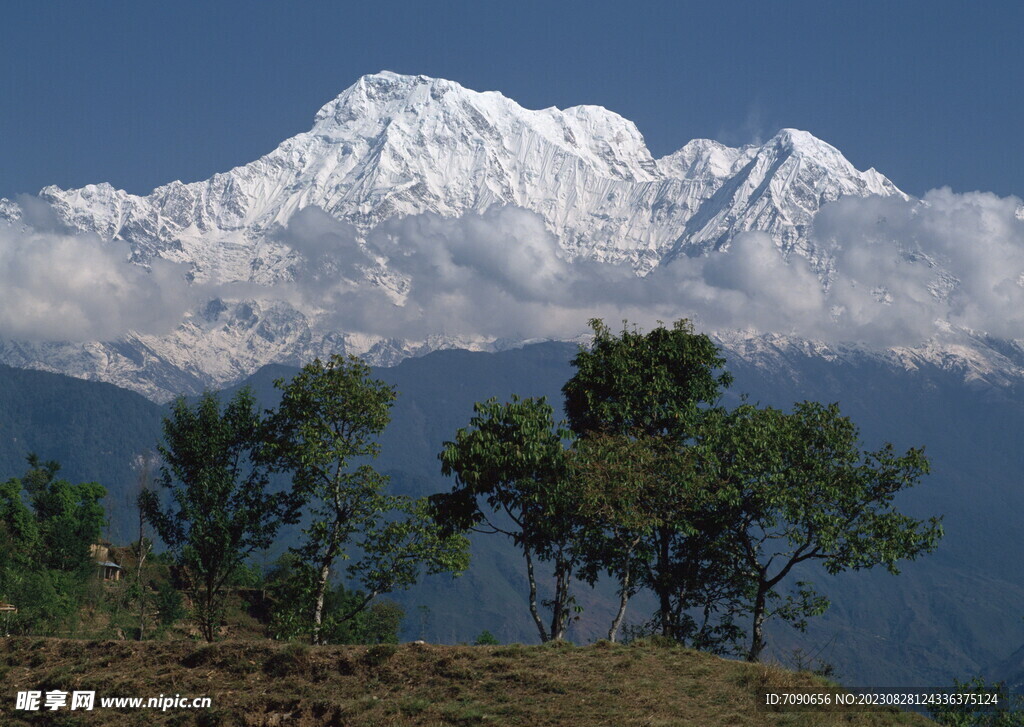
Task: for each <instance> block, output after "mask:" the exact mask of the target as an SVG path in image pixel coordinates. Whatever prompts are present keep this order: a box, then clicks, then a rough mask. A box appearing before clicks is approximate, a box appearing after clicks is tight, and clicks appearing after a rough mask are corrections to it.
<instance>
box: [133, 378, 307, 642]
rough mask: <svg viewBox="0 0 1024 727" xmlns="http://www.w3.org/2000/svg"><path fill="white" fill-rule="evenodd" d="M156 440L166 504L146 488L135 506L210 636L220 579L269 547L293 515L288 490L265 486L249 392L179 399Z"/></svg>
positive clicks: (219, 604)
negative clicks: (180, 576)
mask: <svg viewBox="0 0 1024 727" xmlns="http://www.w3.org/2000/svg"><path fill="white" fill-rule="evenodd" d="M163 433H164V437H163V443H162V444H161V445H160V446H159V447H158V451H159V453H160V456H161V457H162V458H163V465H162V467H161V470H160V478H159V481H160V484H161V485H162V486H163V487H164V488H166V489H167V491H168V492H169V498H168V499H169V503H168V504H167V505H166V507H164V506H162V505H161V503H160V498H159V496H158V495H157V493H156V492H155V491H153V490H148V489H147V490H143V491H142V493H141V495H140V497H139V507H140V509H141V510H142V512H143V513H144V515H145V518H146V520H147V521H148V522H150V523H151V524H152V525H153V527H154V529H155V530H156V532H157V534H158V535H159V536H160V538H161V539H162V540H163V541H164V543H166V545H167V547H168V549H169V550H170V551H171V553H172V554H173V555H174V558H175V561H176V562H177V564H178V565H179V566H181V567H182V568H183V569H184V572H185V574H186V575H187V581H188V590H189V593H190V596H191V597H192V599H193V602H194V604H195V616H196V620H197V622H198V625H199V629H200V631H201V633H202V635H203V638H205V639H206V640H207V641H213V639H214V638H215V637H216V634H217V630H218V628H219V625H220V621H221V616H222V610H223V605H224V596H225V584H226V583H227V581H228V579H229V578H230V577H231V576H232V575H233V574H234V573H235V571H236V570H237V569H238V568H239V566H241V565H242V564H243V563H244V562H245V560H246V558H248V557H249V555H251V554H252V553H253V552H254V551H257V550H260V549H262V548H266V547H268V546H269V545H270V544H271V543H272V542H273V539H274V536H275V535H276V533H277V531H278V528H279V527H280V526H281V524H282V523H284V522H287V521H291V520H293V519H294V518H295V516H296V513H295V507H294V505H295V504H294V503H293V502H292V501H291V500H290V498H289V497H288V495H287V493H280V492H278V493H271V492H269V491H268V476H267V468H266V466H265V465H264V464H263V463H262V454H261V447H262V446H263V433H264V429H263V421H262V418H261V416H260V414H259V412H258V410H257V409H256V402H255V399H254V398H253V395H252V392H251V391H249V390H248V389H242V390H241V391H239V392H238V393H237V394H236V395H235V396H234V397H233V398H232V399H231V400H230V401H229V402H228V403H227V404H226V405H225V406H223V407H222V406H221V403H220V400H219V399H218V397H217V395H216V394H213V393H209V392H208V393H206V394H203V396H202V397H201V398H200V399H199V401H198V402H197V403H196V404H195V405H191V404H189V403H188V401H187V400H186V399H184V398H179V399H178V400H177V401H175V402H174V404H173V405H172V407H171V415H170V416H169V417H167V418H165V419H164V422H163Z"/></svg>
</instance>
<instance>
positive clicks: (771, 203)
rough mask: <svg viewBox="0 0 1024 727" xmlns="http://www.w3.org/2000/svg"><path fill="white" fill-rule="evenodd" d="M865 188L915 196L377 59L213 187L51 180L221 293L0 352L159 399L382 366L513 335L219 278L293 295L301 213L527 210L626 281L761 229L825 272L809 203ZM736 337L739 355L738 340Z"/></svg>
mask: <svg viewBox="0 0 1024 727" xmlns="http://www.w3.org/2000/svg"><path fill="white" fill-rule="evenodd" d="M871 195H878V196H881V197H890V198H899V199H908V198H907V196H906V195H904V194H903V193H902V192H901V191H900V190H899V189H897V188H896V186H895V185H893V183H892V182H891V181H889V180H888V179H886V178H885V177H884V176H882V175H881V174H879V173H878V172H876V171H875V170H874V169H869V170H867V171H866V172H861V171H858V170H857V169H855V168H854V167H853V166H852V165H851V164H850V163H849V161H847V160H846V159H845V158H844V157H843V155H842V154H841V153H840V152H839V151H838V150H836V149H835V148H834V147H832V146H830V145H828V144H827V143H825V142H823V141H821V140H820V139H816V138H815V137H814V136H812V135H811V134H809V133H807V132H804V131H797V130H794V129H784V130H782V131H780V132H779V133H778V134H777V135H775V136H774V137H773V138H771V139H769V140H768V141H767V142H766V143H764V144H762V145H759V146H755V145H751V146H745V147H742V148H731V147H727V146H724V145H722V144H720V143H718V142H715V141H710V140H704V139H698V140H694V141H691V142H689V143H688V144H686V145H685V146H684V147H682V148H681V149H680V150H679V151H677V152H675V153H673V154H670V155H668V156H666V157H664V158H661V159H654V158H653V157H652V156H651V154H650V152H649V151H648V149H647V147H646V145H645V143H644V139H643V137H642V136H641V134H640V132H639V131H638V130H637V128H636V126H635V125H634V124H633V123H632V122H630V121H629V120H627V119H624V118H622V117H621V116H619V115H618V114H615V113H614V112H611V111H608V110H607V109H604V108H601V107H599V106H576V107H572V108H568V109H565V110H559V109H557V108H548V109H542V110H528V109H524V108H522V107H521V106H519V105H518V104H516V103H515V102H514V101H512V100H511V99H508V98H506V97H505V96H503V95H501V94H500V93H496V92H485V93H479V92H476V91H471V90H469V89H466V88H463V87H462V86H460V85H459V84H457V83H454V82H452V81H446V80H441V79H432V78H427V77H425V76H403V75H398V74H395V73H390V72H382V73H378V74H374V75H369V76H364V77H363V78H360V79H359V80H358V81H357V82H356V83H355V84H353V85H352V86H351V87H349V88H348V89H346V90H345V91H344V92H342V93H341V94H340V95H339V96H338V97H337V98H335V99H334V100H332V101H330V102H329V103H327V104H326V105H325V106H323V108H321V109H320V111H319V112H318V113H317V114H316V116H315V119H314V122H313V126H312V128H311V129H310V130H309V131H307V132H304V133H300V134H298V135H296V136H294V137H292V138H290V139H287V140H285V141H284V142H282V143H281V144H280V145H279V146H278V147H277V148H276V149H274V150H273V151H271V152H270V153H268V154H266V155H265V156H263V157H261V158H260V159H257V160H256V161H254V162H252V163H250V164H246V165H244V166H240V167H237V168H235V169H232V170H230V171H227V172H224V173H221V174H217V175H214V176H213V177H212V178H211V179H208V180H206V181H201V182H194V183H189V184H184V183H182V182H177V181H176V182H172V183H170V184H167V185H164V186H162V187H159V188H157V189H155V190H153V192H152V193H151V194H149V195H146V196H139V195H133V194H129V193H127V192H125V191H122V190H118V189H115V188H113V187H112V186H111V185H109V184H96V185H88V186H86V187H83V188H81V189H71V190H63V189H59V188H57V187H52V186H51V187H46V188H45V189H43V190H42V191H41V193H40V195H39V196H40V197H41V198H42V199H43V200H45V202H47V203H48V204H49V205H51V206H52V209H53V210H54V212H55V213H56V214H57V216H58V217H59V218H60V220H61V221H62V222H63V223H64V224H66V225H67V226H68V227H69V228H71V229H72V230H76V231H82V232H87V233H94V234H96V235H98V236H99V237H100V238H102V239H103V240H119V241H123V242H125V243H127V244H128V245H129V247H130V250H131V256H132V258H131V259H132V260H133V261H134V262H136V263H138V264H141V265H147V264H149V263H151V262H152V261H153V260H155V259H157V258H162V259H164V260H168V261H171V262H175V263H181V264H183V265H185V266H187V268H188V274H189V278H190V280H192V281H193V283H194V284H195V285H197V286H204V285H205V286H208V287H210V289H211V290H214V289H216V290H217V291H218V292H216V293H213V294H211V295H210V297H209V299H208V300H205V301H203V302H202V304H201V305H198V306H196V307H195V309H194V310H192V311H191V312H190V313H188V314H187V316H186V319H185V320H184V321H183V323H182V324H181V326H180V327H178V328H177V329H176V330H175V331H173V332H171V333H170V334H167V335H162V336H156V335H143V334H137V333H128V334H127V335H126V336H125V337H124V338H123V339H121V340H119V341H116V342H96V343H87V344H81V343H28V342H24V341H21V342H17V341H3V342H0V360H2V361H4V362H6V363H8V364H11V365H15V366H24V367H33V368H43V369H48V370H54V371H60V372H64V373H69V374H72V375H75V376H80V377H85V378H96V379H102V380H106V381H111V382H113V383H116V384H119V385H122V386H126V387H128V388H133V389H136V390H138V391H141V392H143V393H145V394H146V395H147V396H150V397H151V398H154V399H165V398H167V397H169V396H171V395H172V394H174V393H177V392H179V391H196V390H198V389H200V388H202V387H203V386H209V385H215V386H219V385H223V384H226V383H229V382H231V381H235V380H237V379H239V378H241V377H243V376H245V375H247V374H248V373H251V372H252V371H253V370H255V369H256V368H258V367H259V366H261V365H264V364H266V363H271V362H287V363H295V362H299V361H303V360H308V359H309V358H311V357H313V356H315V355H324V354H326V353H328V352H331V351H344V352H349V353H356V354H360V355H367V357H368V358H369V359H370V360H371V361H373V362H375V363H385V362H394V361H397V360H399V359H401V358H402V357H405V356H409V355H415V354H417V353H422V352H425V351H427V350H432V349H435V348H444V347H451V346H460V347H470V348H477V349H488V348H491V349H493V348H495V347H502V346H506V345H508V342H507V341H505V342H501V341H495V340H494V339H493V338H487V337H482V338H481V337H477V338H474V337H472V336H468V337H467V336H462V337H452V336H445V335H442V334H438V333H437V332H433V331H425V332H424V335H423V336H422V338H421V339H420V340H418V341H404V340H393V339H389V338H387V337H385V336H383V335H375V333H374V332H372V331H362V332H360V333H355V332H352V331H346V330H336V329H330V328H329V327H328V328H325V327H324V326H323V324H322V319H323V316H324V314H325V311H324V310H323V309H319V308H317V307H316V306H310V305H308V304H306V303H303V302H302V301H301V300H297V299H296V298H295V296H289V295H284V294H282V296H281V297H280V300H277V301H267V300H266V296H262V297H260V296H247V295H246V294H245V293H244V287H242V288H239V289H238V290H239V291H241V292H236V294H234V295H232V294H230V293H229V294H224V293H223V292H220V291H221V290H222V288H217V286H222V287H223V286H225V285H232V284H233V285H236V286H245V285H249V286H261V289H269V288H270V287H271V286H275V285H279V286H284V288H287V285H288V284H289V283H290V282H291V281H294V280H295V278H296V275H297V272H296V271H297V270H298V268H299V266H300V264H301V258H302V256H301V255H300V254H299V253H297V252H296V251H295V250H294V249H292V248H291V247H290V246H289V245H288V244H287V243H286V242H285V241H283V239H282V237H281V235H280V234H278V233H279V232H280V230H281V229H282V228H283V227H284V226H286V225H287V224H288V223H289V221H290V220H291V219H292V217H293V215H294V214H295V213H296V212H298V211H299V210H302V209H304V208H308V207H317V208H320V209H322V210H324V211H325V212H326V213H327V214H328V215H330V216H331V217H332V218H334V219H336V220H339V221H342V222H344V223H347V224H349V225H351V226H352V229H353V230H354V235H355V237H356V239H357V243H358V244H360V245H363V244H364V243H365V240H366V238H367V236H368V235H370V233H371V232H372V231H373V230H375V229H377V228H379V227H380V226H381V224H382V223H384V222H385V221H388V220H394V219H397V218H404V217H408V216H412V215H419V214H424V213H433V214H435V215H439V216H441V217H444V218H458V217H460V216H462V215H465V214H467V213H473V212H482V211H484V210H487V209H489V208H494V207H503V206H515V207H521V208H523V209H526V210H530V211H532V212H534V213H536V214H538V215H540V217H541V218H542V219H543V222H544V225H545V226H546V228H547V230H548V231H549V232H550V233H551V234H552V235H553V236H554V238H555V239H556V240H557V244H558V246H559V248H560V249H561V251H562V254H563V255H564V258H565V259H566V260H569V261H571V260H591V261H595V262H600V263H609V264H623V265H628V266H630V267H632V269H633V270H634V271H635V273H636V274H637V275H645V274H647V273H649V272H650V271H652V270H653V269H655V268H656V267H657V266H659V265H666V264H669V263H670V262H671V261H672V260H674V259H676V258H678V257H680V256H695V255H700V254H704V253H707V252H709V251H713V250H723V249H727V248H728V246H729V244H730V241H731V240H732V239H733V238H734V237H735V236H736V235H737V234H739V233H741V232H744V231H749V230H757V231H762V232H766V233H768V234H769V235H770V236H771V238H772V240H773V241H774V242H775V245H776V246H777V247H778V248H779V249H780V250H781V251H782V252H783V254H784V255H785V256H787V257H788V256H789V255H790V254H792V253H796V254H797V255H799V256H802V257H806V258H808V260H810V261H811V263H812V267H813V268H814V269H815V270H817V271H818V272H819V273H822V271H823V270H824V268H825V259H824V257H823V253H822V251H819V250H816V249H815V247H814V243H813V242H812V240H811V237H810V234H809V232H810V228H811V223H812V222H813V220H814V218H815V215H816V213H817V211H818V210H819V209H820V208H821V207H822V205H824V204H826V203H828V202H833V201H835V200H838V199H840V198H842V197H847V196H855V197H867V196H871ZM3 221H6V222H7V224H8V225H12V226H16V225H18V224H21V210H20V208H19V206H18V205H17V204H15V203H13V202H11V201H8V200H0V223H2V222H3ZM365 252H366V255H367V257H368V261H367V262H366V264H364V265H361V266H358V269H357V270H356V272H352V273H351V274H352V275H354V276H357V277H358V276H362V279H363V280H364V281H367V280H368V281H370V282H371V283H372V284H374V285H379V286H380V287H381V288H382V289H384V290H387V291H388V292H389V294H390V295H391V297H392V299H393V300H395V301H398V300H400V299H401V296H402V290H403V286H404V285H406V283H405V282H404V281H403V279H402V277H401V275H398V274H396V273H395V271H393V270H391V269H390V268H389V266H388V262H387V260H385V259H382V258H381V257H380V255H378V254H376V253H375V252H374V251H372V250H366V251H365ZM513 254H514V253H513ZM530 335H531V334H530V333H529V332H528V331H523V332H520V335H519V336H518V338H519V339H520V340H521V339H523V338H527V337H529V336H530ZM776 343H777V342H776ZM759 345H761V346H762V348H763V347H764V346H768V347H771V346H772V345H774V344H772V343H771V342H768V343H762V344H759ZM730 346H732V347H733V348H735V349H736V350H743V349H744V345H741V343H740V342H739V341H738V340H733V341H732V343H730ZM893 355H896V354H893ZM914 355H917V354H914ZM910 358H913V356H911V357H910ZM907 360H909V359H907ZM901 361H904V360H903V359H901ZM904 363H905V361H904Z"/></svg>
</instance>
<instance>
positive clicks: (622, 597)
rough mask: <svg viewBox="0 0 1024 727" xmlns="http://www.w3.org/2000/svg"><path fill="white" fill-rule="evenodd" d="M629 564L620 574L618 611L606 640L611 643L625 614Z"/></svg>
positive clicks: (627, 597)
mask: <svg viewBox="0 0 1024 727" xmlns="http://www.w3.org/2000/svg"><path fill="white" fill-rule="evenodd" d="M629 578H630V572H629V566H628V565H627V566H626V570H625V571H624V572H623V574H622V580H621V581H620V582H619V612H618V613H616V614H615V619H614V620H613V621H612V626H611V628H610V629H608V640H609V641H611V642H612V643H613V644H614V643H615V639H616V638H617V636H618V634H619V626H621V625H622V619H623V618H624V617H625V616H626V604H627V603H629Z"/></svg>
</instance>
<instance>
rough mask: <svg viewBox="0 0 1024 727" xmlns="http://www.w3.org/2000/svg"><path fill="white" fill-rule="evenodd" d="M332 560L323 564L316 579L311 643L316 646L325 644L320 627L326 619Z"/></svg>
mask: <svg viewBox="0 0 1024 727" xmlns="http://www.w3.org/2000/svg"><path fill="white" fill-rule="evenodd" d="M331 560H333V558H330V557H329V556H328V557H326V558H324V560H323V561H322V562H321V564H320V575H319V576H318V577H317V579H316V590H315V591H314V593H313V597H314V598H313V635H312V638H311V643H312V644H313V645H314V646H317V645H319V644H322V643H323V638H322V636H321V633H320V631H321V629H320V627H321V625H322V624H323V619H324V596H325V595H326V593H327V583H328V581H329V580H330V577H331Z"/></svg>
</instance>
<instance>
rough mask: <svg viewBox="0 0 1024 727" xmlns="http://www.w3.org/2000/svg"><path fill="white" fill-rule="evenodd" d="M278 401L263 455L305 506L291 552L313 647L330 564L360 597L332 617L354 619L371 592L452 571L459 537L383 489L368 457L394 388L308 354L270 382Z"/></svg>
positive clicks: (338, 361)
mask: <svg viewBox="0 0 1024 727" xmlns="http://www.w3.org/2000/svg"><path fill="white" fill-rule="evenodd" d="M275 385H276V386H277V387H278V388H279V389H281V392H282V395H281V403H280V405H279V407H278V409H277V412H276V413H275V414H274V415H273V416H272V417H271V421H270V424H271V435H270V437H269V440H268V441H269V443H270V447H271V449H270V454H271V456H272V458H273V460H274V462H275V466H276V467H277V468H279V469H282V470H288V471H291V472H292V478H293V485H294V493H295V497H296V498H297V499H298V500H301V501H303V502H308V503H309V508H308V512H309V515H310V521H311V522H310V524H309V526H308V527H307V528H306V530H305V534H306V542H305V543H304V545H303V546H302V547H301V548H299V549H298V550H297V551H296V553H297V554H298V555H299V556H300V558H301V560H302V562H303V563H305V564H306V568H307V571H308V573H307V575H306V576H304V578H305V579H306V582H307V583H308V584H309V587H308V589H307V590H308V593H309V597H310V602H311V603H310V609H309V619H308V623H309V625H310V631H311V640H312V642H313V643H314V644H319V643H322V642H323V641H324V638H323V635H322V632H323V630H324V629H323V626H324V603H325V598H326V595H327V593H328V591H329V588H330V580H331V575H332V571H333V568H334V564H335V562H336V561H337V560H338V559H339V558H341V559H345V560H349V561H351V563H350V565H349V566H348V569H347V571H348V574H349V576H350V577H352V578H353V579H355V580H357V581H358V582H359V584H360V585H361V586H362V588H361V590H362V592H363V594H364V595H363V597H362V599H361V600H359V601H358V602H356V603H354V604H353V605H352V607H351V608H350V609H349V610H348V611H347V612H344V613H341V614H340V615H338V617H337V618H338V619H340V620H341V621H345V620H348V619H351V618H354V617H355V616H356V615H357V614H359V613H360V612H361V611H362V610H364V609H365V608H367V607H368V606H369V605H370V603H371V602H372V600H373V599H374V598H375V597H376V596H377V595H379V594H382V593H387V592H390V591H392V590H395V589H398V588H405V587H408V586H409V585H411V584H412V583H414V582H415V580H416V578H417V577H418V574H419V572H420V571H421V570H423V569H425V570H426V571H427V572H429V573H439V572H446V571H454V572H459V571H461V570H462V569H463V568H464V567H465V565H466V547H467V543H466V540H465V538H463V537H461V536H459V535H454V534H452V535H450V536H447V537H444V536H443V535H442V533H441V532H440V529H439V528H438V527H436V525H435V524H434V523H433V522H432V520H431V518H430V517H429V516H428V512H427V509H426V507H425V505H424V503H422V502H417V501H414V500H411V499H410V498H407V497H401V496H396V495H388V494H387V493H386V491H385V487H386V485H387V481H388V480H387V477H385V476H384V475H382V474H380V473H379V472H377V471H376V470H375V469H374V468H373V467H372V465H370V464H369V463H368V462H367V460H369V459H372V458H374V457H376V456H377V455H378V453H379V452H380V445H379V443H378V442H377V437H378V436H379V434H380V433H381V432H382V431H383V430H384V428H385V427H386V426H387V424H388V422H389V421H390V417H391V412H390V410H391V405H392V403H393V402H394V400H395V396H396V394H395V391H394V389H392V387H390V386H388V385H387V384H385V383H384V382H382V381H379V380H376V379H372V378H371V377H370V368H369V366H367V365H366V364H365V363H363V362H362V361H360V360H359V359H357V358H355V357H349V358H347V359H346V358H343V357H341V356H337V355H336V356H332V357H331V358H330V359H329V360H327V361H326V362H324V361H321V360H319V359H317V360H316V361H313V362H312V363H310V364H308V365H307V366H305V367H303V369H302V370H301V371H300V372H299V373H298V374H297V375H296V376H295V377H294V378H293V379H292V380H291V381H288V382H285V381H284V380H278V381H277V382H275Z"/></svg>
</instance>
